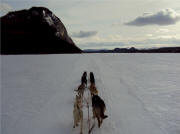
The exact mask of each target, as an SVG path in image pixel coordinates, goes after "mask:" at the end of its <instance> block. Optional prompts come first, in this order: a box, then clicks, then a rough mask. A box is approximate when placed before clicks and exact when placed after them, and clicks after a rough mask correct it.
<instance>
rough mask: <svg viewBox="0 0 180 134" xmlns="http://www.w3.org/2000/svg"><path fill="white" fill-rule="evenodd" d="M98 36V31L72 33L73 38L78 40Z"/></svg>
mask: <svg viewBox="0 0 180 134" xmlns="http://www.w3.org/2000/svg"><path fill="white" fill-rule="evenodd" d="M96 34H97V31H79V32H74V33H72V37H76V38H88V37H92V36H94V35H96Z"/></svg>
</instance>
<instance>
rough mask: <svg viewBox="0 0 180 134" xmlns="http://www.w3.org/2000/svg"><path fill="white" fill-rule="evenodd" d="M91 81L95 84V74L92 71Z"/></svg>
mask: <svg viewBox="0 0 180 134" xmlns="http://www.w3.org/2000/svg"><path fill="white" fill-rule="evenodd" d="M90 83H91V84H95V79H94V74H93V72H90Z"/></svg>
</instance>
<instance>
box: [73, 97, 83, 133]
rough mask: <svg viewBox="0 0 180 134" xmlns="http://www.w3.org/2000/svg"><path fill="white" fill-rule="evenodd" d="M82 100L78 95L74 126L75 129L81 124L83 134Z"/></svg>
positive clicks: (74, 112) (75, 105)
mask: <svg viewBox="0 0 180 134" xmlns="http://www.w3.org/2000/svg"><path fill="white" fill-rule="evenodd" d="M82 107H83V105H82V98H81V96H78V95H76V99H75V102H74V110H73V115H74V125H73V128H75V127H77V126H78V125H79V122H80V134H82V133H83V132H82V130H83V110H82Z"/></svg>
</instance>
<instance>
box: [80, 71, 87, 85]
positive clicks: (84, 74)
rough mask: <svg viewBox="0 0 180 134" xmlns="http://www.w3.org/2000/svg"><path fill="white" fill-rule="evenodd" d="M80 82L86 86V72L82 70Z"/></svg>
mask: <svg viewBox="0 0 180 134" xmlns="http://www.w3.org/2000/svg"><path fill="white" fill-rule="evenodd" d="M81 84H85V85H86V87H87V72H84V73H83V75H82V77H81Z"/></svg>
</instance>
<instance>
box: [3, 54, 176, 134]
mask: <svg viewBox="0 0 180 134" xmlns="http://www.w3.org/2000/svg"><path fill="white" fill-rule="evenodd" d="M1 69H2V72H1V75H2V77H1V78H2V79H1V85H2V92H1V95H2V97H1V102H2V104H1V127H2V134H78V133H79V128H75V129H73V103H74V97H75V92H74V91H73V90H74V89H75V88H76V87H77V86H78V85H79V84H80V77H81V75H82V73H83V71H84V70H86V71H87V72H88V73H89V72H90V71H93V72H94V74H95V79H96V85H97V88H98V90H99V95H100V96H101V97H102V98H103V99H104V101H105V103H106V107H107V111H106V114H107V115H108V118H107V119H105V120H104V122H103V124H102V127H101V128H100V129H99V128H97V126H96V127H95V128H94V130H93V134H180V55H179V54H74V55H39V56H38V55H31V56H30V55H26V56H22V55H19V56H1ZM83 110H84V113H87V108H86V107H84V109H83ZM85 115H86V114H85ZM84 124H85V125H84V134H85V133H86V134H87V125H86V124H87V117H84Z"/></svg>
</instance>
